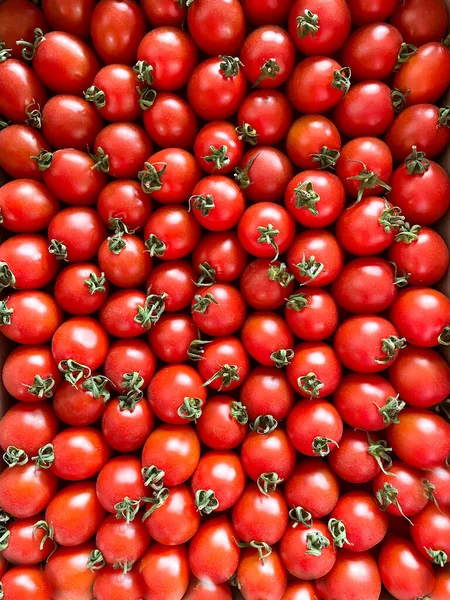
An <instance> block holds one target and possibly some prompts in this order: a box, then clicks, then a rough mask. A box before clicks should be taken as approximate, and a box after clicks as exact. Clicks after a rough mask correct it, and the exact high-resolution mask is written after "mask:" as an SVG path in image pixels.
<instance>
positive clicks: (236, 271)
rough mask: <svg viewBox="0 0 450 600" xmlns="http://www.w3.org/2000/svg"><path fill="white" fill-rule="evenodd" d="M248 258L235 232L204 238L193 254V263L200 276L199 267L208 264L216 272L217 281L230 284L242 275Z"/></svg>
mask: <svg viewBox="0 0 450 600" xmlns="http://www.w3.org/2000/svg"><path fill="white" fill-rule="evenodd" d="M247 256H248V255H247V252H246V250H245V249H244V248H243V246H242V245H241V243H240V242H239V239H238V236H237V234H236V233H235V232H234V231H223V232H214V233H207V234H206V235H204V236H202V238H201V239H200V241H199V242H198V244H197V245H196V247H195V248H194V251H193V253H192V263H193V265H194V267H195V268H196V270H197V272H198V273H199V274H200V269H199V265H201V264H203V263H205V262H207V263H208V264H209V265H211V267H212V268H213V269H214V271H215V276H216V281H223V282H227V283H229V282H230V281H234V280H235V279H237V278H238V277H239V276H240V275H241V274H242V272H243V271H244V269H245V267H246V264H247Z"/></svg>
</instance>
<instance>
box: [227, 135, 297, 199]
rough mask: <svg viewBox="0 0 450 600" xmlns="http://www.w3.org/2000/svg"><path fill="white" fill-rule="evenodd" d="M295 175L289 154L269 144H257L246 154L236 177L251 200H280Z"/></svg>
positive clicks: (235, 174) (237, 169)
mask: <svg viewBox="0 0 450 600" xmlns="http://www.w3.org/2000/svg"><path fill="white" fill-rule="evenodd" d="M293 175H294V169H293V168H292V164H291V162H290V161H289V159H288V158H287V156H286V155H285V154H284V153H283V152H281V151H280V150H277V149H276V148H271V147H269V146H257V147H256V148H252V149H251V150H249V151H248V152H246V153H245V154H244V156H243V157H242V159H241V162H240V163H239V167H237V168H236V169H235V172H234V178H235V180H236V181H237V183H239V186H240V188H241V189H242V190H243V191H244V193H245V197H246V198H247V200H249V201H250V202H259V201H260V200H261V198H262V197H264V198H265V200H266V202H279V201H280V200H281V198H282V197H283V193H284V190H285V188H286V186H287V184H288V183H289V181H290V180H291V179H292V177H293Z"/></svg>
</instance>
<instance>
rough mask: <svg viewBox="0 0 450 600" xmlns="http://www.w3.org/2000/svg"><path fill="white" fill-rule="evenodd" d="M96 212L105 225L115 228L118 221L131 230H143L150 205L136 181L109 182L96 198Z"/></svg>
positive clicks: (148, 215)
mask: <svg viewBox="0 0 450 600" xmlns="http://www.w3.org/2000/svg"><path fill="white" fill-rule="evenodd" d="M97 210H98V212H99V214H100V217H101V218H102V221H103V222H104V223H105V225H108V226H109V227H113V226H114V227H116V224H118V219H120V221H121V223H123V224H124V225H126V227H127V228H128V229H129V230H130V231H131V230H138V229H143V228H144V225H145V224H146V222H147V221H148V219H149V217H150V215H151V212H152V204H151V200H150V198H149V196H148V195H147V194H146V193H145V192H144V191H143V190H142V188H141V186H140V185H139V183H138V182H137V181H132V180H128V179H126V180H121V181H111V182H110V183H108V184H107V185H106V186H105V187H104V188H103V189H102V191H101V192H100V195H99V197H98V198H97Z"/></svg>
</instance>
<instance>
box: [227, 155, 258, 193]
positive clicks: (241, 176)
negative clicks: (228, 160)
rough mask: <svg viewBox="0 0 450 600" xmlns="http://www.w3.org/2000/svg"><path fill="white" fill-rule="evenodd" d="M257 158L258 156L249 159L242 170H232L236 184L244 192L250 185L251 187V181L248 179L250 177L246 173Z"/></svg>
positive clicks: (238, 168)
mask: <svg viewBox="0 0 450 600" xmlns="http://www.w3.org/2000/svg"><path fill="white" fill-rule="evenodd" d="M258 156H259V154H257V155H256V156H254V157H253V158H251V159H250V160H249V161H248V163H247V164H246V165H245V166H244V168H243V169H241V168H240V167H236V168H235V169H234V173H233V177H234V180H235V181H236V183H237V184H238V185H239V187H240V188H241V190H246V189H247V188H248V187H249V186H250V185H252V183H253V181H252V180H251V179H250V175H249V174H248V172H249V171H250V169H251V167H252V165H253V163H254V162H255V160H256V159H257V158H258Z"/></svg>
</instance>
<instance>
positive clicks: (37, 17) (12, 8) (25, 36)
mask: <svg viewBox="0 0 450 600" xmlns="http://www.w3.org/2000/svg"><path fill="white" fill-rule="evenodd" d="M44 15H45V16H44ZM44 15H43V14H42V11H41V10H39V8H38V7H37V6H35V5H33V4H30V3H29V2H27V0H7V1H6V2H3V4H2V6H1V8H0V23H1V25H0V40H2V42H4V44H5V48H8V49H9V51H10V52H11V54H12V56H13V57H14V58H17V59H19V60H20V59H21V56H22V54H21V53H22V47H21V46H16V41H17V40H21V39H22V40H26V41H28V42H32V41H33V34H34V30H35V29H36V27H38V28H39V29H42V31H45V32H47V31H48V25H47V21H49V18H48V15H46V14H45V10H44ZM46 19H47V21H46ZM49 22H50V21H49ZM50 24H51V25H52V27H53V24H52V23H50Z"/></svg>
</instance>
